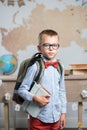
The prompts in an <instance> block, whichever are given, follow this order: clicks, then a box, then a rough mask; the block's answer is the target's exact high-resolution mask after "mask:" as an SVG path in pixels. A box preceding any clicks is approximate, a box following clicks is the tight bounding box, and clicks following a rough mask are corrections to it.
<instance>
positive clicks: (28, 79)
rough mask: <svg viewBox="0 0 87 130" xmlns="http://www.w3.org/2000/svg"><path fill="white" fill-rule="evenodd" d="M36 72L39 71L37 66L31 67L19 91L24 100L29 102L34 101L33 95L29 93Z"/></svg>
mask: <svg viewBox="0 0 87 130" xmlns="http://www.w3.org/2000/svg"><path fill="white" fill-rule="evenodd" d="M36 71H37V65H36V64H34V65H32V66H31V67H29V68H28V70H27V73H26V75H25V78H24V80H23V82H22V84H21V86H20V87H19V89H18V94H19V95H20V96H21V97H22V98H24V100H28V101H32V100H33V94H31V93H30V92H29V89H30V86H31V84H32V82H33V79H34V76H35V74H36Z"/></svg>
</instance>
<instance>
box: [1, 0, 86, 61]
mask: <svg viewBox="0 0 87 130" xmlns="http://www.w3.org/2000/svg"><path fill="white" fill-rule="evenodd" d="M47 28H50V29H54V30H56V31H57V32H58V33H59V36H60V45H61V48H62V49H64V48H67V49H68V47H72V49H73V46H75V47H77V46H78V48H79V51H80V52H81V51H84V50H87V0H67V1H65V0H51V1H49V0H44V1H41V0H33V1H28V0H26V1H25V5H24V6H21V7H19V6H18V5H17V4H15V5H14V6H11V5H10V6H8V5H7V4H6V3H2V2H1V3H0V55H3V54H6V53H11V54H13V55H15V56H16V57H17V58H18V61H19V63H20V62H21V61H22V60H23V59H25V58H27V57H30V56H31V55H32V53H34V52H36V51H37V49H36V45H37V44H38V34H39V33H40V32H41V31H42V30H43V29H47ZM81 49H82V50H81ZM72 55H73V54H72ZM60 56H61V54H60ZM83 57H84V58H83ZM85 57H86V54H82V59H83V60H84V59H85ZM77 59H78V58H77ZM77 59H75V60H72V61H73V62H75V61H76V60H77ZM83 60H81V62H83ZM65 62H67V60H66V61H65ZM68 62H70V60H69V61H68ZM78 62H79V60H78ZM86 62H87V60H86ZM67 64H68V63H67Z"/></svg>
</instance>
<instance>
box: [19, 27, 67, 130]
mask: <svg viewBox="0 0 87 130" xmlns="http://www.w3.org/2000/svg"><path fill="white" fill-rule="evenodd" d="M59 46H60V45H59V36H58V33H57V32H56V31H54V30H49V29H47V30H43V31H42V32H41V33H40V34H39V45H38V50H39V51H40V52H41V53H42V58H43V60H44V64H45V70H44V74H43V75H42V78H41V80H40V84H41V85H42V86H44V87H45V88H46V90H48V92H50V95H49V94H46V95H41V96H36V95H32V94H31V93H30V92H29V91H28V90H29V88H30V86H31V84H32V82H33V78H34V75H35V72H36V71H37V66H36V64H34V65H32V66H31V67H29V68H28V70H27V73H26V76H25V78H24V80H23V82H22V84H21V86H20V88H19V90H18V93H19V95H20V96H22V97H23V98H24V99H25V100H28V101H32V100H34V101H35V102H37V103H38V104H39V105H40V106H41V107H42V109H41V112H40V113H39V114H38V116H37V117H36V118H35V117H32V116H31V115H30V120H29V124H30V125H29V130H58V126H59V127H60V128H61V129H63V128H64V127H65V124H66V91H65V85H64V70H62V76H61V74H60V73H58V71H57V68H56V67H55V66H53V65H49V66H47V64H50V62H54V63H55V64H56V65H58V60H57V59H56V58H55V57H56V55H57V53H58V51H59Z"/></svg>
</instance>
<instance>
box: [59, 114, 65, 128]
mask: <svg viewBox="0 0 87 130" xmlns="http://www.w3.org/2000/svg"><path fill="white" fill-rule="evenodd" d="M65 126H66V114H65V113H62V114H61V117H60V121H59V127H60V129H63V128H64V127H65Z"/></svg>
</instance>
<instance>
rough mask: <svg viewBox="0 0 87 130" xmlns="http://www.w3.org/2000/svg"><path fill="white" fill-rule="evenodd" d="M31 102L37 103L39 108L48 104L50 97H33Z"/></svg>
mask: <svg viewBox="0 0 87 130" xmlns="http://www.w3.org/2000/svg"><path fill="white" fill-rule="evenodd" d="M33 100H34V101H35V102H37V103H38V104H39V105H40V106H41V107H43V106H45V105H47V104H48V103H49V102H50V95H48V94H46V95H41V96H37V95H34V96H33Z"/></svg>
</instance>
